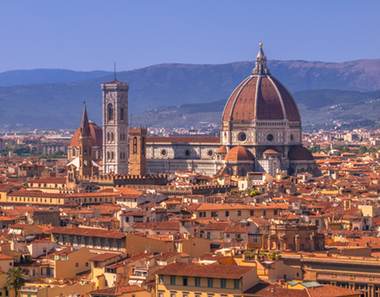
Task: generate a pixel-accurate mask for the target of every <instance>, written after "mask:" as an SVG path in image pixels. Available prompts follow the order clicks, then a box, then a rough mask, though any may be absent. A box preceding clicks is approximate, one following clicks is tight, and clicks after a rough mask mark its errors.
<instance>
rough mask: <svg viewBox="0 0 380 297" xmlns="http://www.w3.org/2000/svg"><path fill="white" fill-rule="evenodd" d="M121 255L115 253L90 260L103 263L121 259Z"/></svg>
mask: <svg viewBox="0 0 380 297" xmlns="http://www.w3.org/2000/svg"><path fill="white" fill-rule="evenodd" d="M119 257H120V254H114V253H103V254H97V255H96V256H94V257H92V258H91V259H90V260H91V261H94V262H103V261H107V260H110V259H115V258H119Z"/></svg>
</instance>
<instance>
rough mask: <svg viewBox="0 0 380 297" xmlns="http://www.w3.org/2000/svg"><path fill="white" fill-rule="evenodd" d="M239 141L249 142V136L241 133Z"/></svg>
mask: <svg viewBox="0 0 380 297" xmlns="http://www.w3.org/2000/svg"><path fill="white" fill-rule="evenodd" d="M238 140H239V141H246V140H247V135H246V134H245V133H244V132H240V133H239V134H238Z"/></svg>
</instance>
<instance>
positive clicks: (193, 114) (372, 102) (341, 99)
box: [134, 90, 380, 129]
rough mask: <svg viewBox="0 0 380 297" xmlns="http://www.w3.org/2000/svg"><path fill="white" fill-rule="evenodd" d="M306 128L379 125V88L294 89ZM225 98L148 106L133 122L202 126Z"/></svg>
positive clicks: (216, 117)
mask: <svg viewBox="0 0 380 297" xmlns="http://www.w3.org/2000/svg"><path fill="white" fill-rule="evenodd" d="M294 97H295V98H296V101H297V103H298V107H299V109H300V111H301V115H302V122H303V126H304V127H305V128H307V129H311V128H323V127H330V128H331V127H334V126H337V125H343V126H346V127H360V126H379V124H380V117H379V111H380V91H373V92H359V91H345V90H309V91H299V92H295V93H294ZM224 105H225V100H219V101H214V102H207V103H193V104H183V105H180V106H170V107H162V108H157V109H153V110H148V111H146V112H144V113H143V114H141V115H139V116H137V117H135V118H134V122H137V123H141V124H142V125H144V126H149V127H162V126H165V127H176V126H177V127H185V126H187V127H189V126H194V127H196V128H201V127H204V122H214V123H219V122H220V118H221V114H222V112H223V107H224Z"/></svg>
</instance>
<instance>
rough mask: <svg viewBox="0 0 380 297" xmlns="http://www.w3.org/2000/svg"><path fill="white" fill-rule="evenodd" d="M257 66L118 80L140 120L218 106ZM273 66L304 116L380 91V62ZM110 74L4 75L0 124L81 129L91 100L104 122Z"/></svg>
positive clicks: (129, 75) (144, 72) (148, 70)
mask: <svg viewBox="0 0 380 297" xmlns="http://www.w3.org/2000/svg"><path fill="white" fill-rule="evenodd" d="M253 66H254V64H253V62H236V63H229V64H221V65H193V64H161V65H154V66H150V67H145V68H141V69H136V70H131V71H124V72H120V73H118V79H119V80H122V81H126V82H128V83H129V85H130V93H129V98H130V112H131V113H133V117H136V118H137V116H136V113H142V112H143V111H145V110H147V109H150V110H151V109H153V108H158V107H163V106H180V105H184V106H185V107H186V106H187V105H186V104H193V103H210V102H212V103H211V104H208V105H204V106H203V108H209V109H210V108H211V109H212V108H213V105H214V103H213V102H216V101H219V102H225V100H227V98H228V95H229V94H230V93H231V92H232V90H233V88H234V87H235V86H236V84H237V83H238V82H240V81H241V80H242V79H243V78H244V77H245V76H247V75H248V74H249V73H250V72H251V71H252V68H253ZM269 67H270V70H271V72H272V73H273V74H274V75H275V76H276V77H277V78H278V79H279V80H280V81H282V82H283V83H284V85H285V86H287V88H289V89H290V90H291V91H292V92H293V93H294V95H295V98H296V101H297V102H299V103H300V104H301V105H302V108H301V112H302V113H303V114H304V113H305V112H306V113H305V115H307V111H308V110H313V109H314V110H315V109H323V108H324V107H326V108H327V107H328V106H332V105H334V104H336V103H337V102H340V103H342V104H346V103H347V104H348V103H350V104H351V105H347V106H346V105H345V106H346V108H348V106H349V108H350V109H352V110H353V111H354V110H355V109H354V108H353V106H354V105H355V104H356V103H358V104H359V102H360V100H362V99H367V98H368V96H371V94H369V93H367V92H368V91H375V90H378V89H380V60H358V61H351V62H344V63H324V62H307V61H271V62H270V63H269ZM111 79H113V74H112V73H109V72H104V71H93V72H76V71H70V70H50V69H47V70H41V69H40V70H18V71H8V72H4V73H0V86H1V87H0V127H4V126H6V125H7V126H11V127H15V126H16V125H17V126H27V127H37V128H44V127H45V128H47V127H52V128H58V127H76V126H77V125H78V122H79V117H80V111H81V105H82V102H83V100H86V101H87V103H88V106H89V112H90V117H91V119H93V120H95V121H97V122H100V108H101V91H100V83H101V82H104V81H109V80H111ZM326 89H337V90H344V91H343V92H342V91H331V90H329V91H328V92H327V93H326V91H323V90H326ZM305 90H306V91H305ZM310 90H318V91H317V92H310ZM299 91H304V92H299ZM334 92H335V93H334ZM183 108H184V107H183ZM186 108H187V109H189V108H190V111H189V113H191V108H193V107H192V106H191V105H189V106H187V107H186ZM186 108H185V109H186ZM373 108H377V107H376V106H373ZM375 111H376V112H379V111H380V110H379V109H377V110H375ZM337 112H338V113H339V112H343V113H344V114H345V116H348V117H349V113H350V111H349V110H344V111H339V110H337ZM211 113H212V111H211ZM305 115H304V120H305V121H307V120H308V119H306V117H305ZM356 116H358V115H356ZM362 116H363V117H365V116H366V115H365V114H363V115H362ZM307 117H308V116H307ZM359 117H361V115H359ZM198 120H199V119H198V118H196V119H194V121H198ZM189 121H192V120H191V119H190V120H189Z"/></svg>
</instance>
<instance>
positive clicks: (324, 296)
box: [306, 285, 360, 297]
mask: <svg viewBox="0 0 380 297" xmlns="http://www.w3.org/2000/svg"><path fill="white" fill-rule="evenodd" d="M306 290H307V292H308V293H309V296H310V297H350V296H353V295H355V294H357V295H360V292H358V291H354V290H351V289H348V288H341V287H336V286H332V285H324V286H320V287H314V288H307V289H306Z"/></svg>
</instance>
